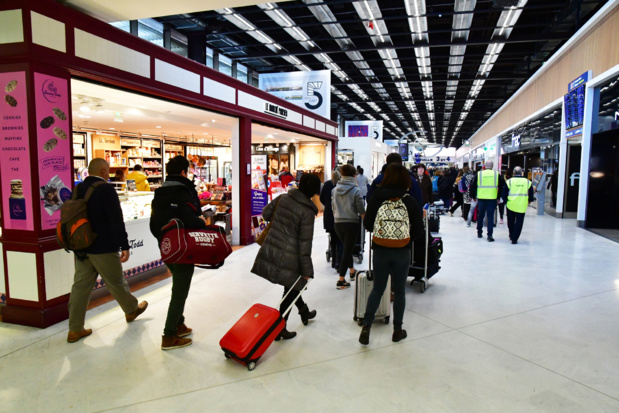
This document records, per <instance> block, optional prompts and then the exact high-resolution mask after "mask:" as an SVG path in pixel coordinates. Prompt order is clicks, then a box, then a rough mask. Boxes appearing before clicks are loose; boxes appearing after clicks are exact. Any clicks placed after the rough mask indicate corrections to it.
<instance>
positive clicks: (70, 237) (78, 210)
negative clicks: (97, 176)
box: [56, 181, 105, 252]
mask: <svg viewBox="0 0 619 413" xmlns="http://www.w3.org/2000/svg"><path fill="white" fill-rule="evenodd" d="M104 183H105V182H103V181H100V182H95V183H93V184H92V185H91V186H90V188H88V190H87V191H86V195H85V196H84V198H82V199H77V188H78V187H75V190H74V191H73V194H72V195H71V199H69V200H68V201H66V202H65V203H64V204H63V205H62V208H60V222H58V225H56V239H57V240H58V244H60V246H61V247H62V248H64V249H65V250H66V251H67V252H68V251H82V250H85V249H86V248H88V247H90V246H91V245H92V243H93V242H95V238H97V234H95V233H94V232H93V231H92V226H91V225H90V220H89V219H88V200H89V199H90V197H91V196H92V194H93V192H94V191H95V189H96V188H97V187H98V186H99V185H101V184H104ZM78 186H79V185H78Z"/></svg>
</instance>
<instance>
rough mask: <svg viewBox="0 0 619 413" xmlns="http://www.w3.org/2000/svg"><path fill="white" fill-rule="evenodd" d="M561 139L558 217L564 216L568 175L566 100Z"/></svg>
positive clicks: (556, 208)
mask: <svg viewBox="0 0 619 413" xmlns="http://www.w3.org/2000/svg"><path fill="white" fill-rule="evenodd" d="M561 113H562V115H561V140H560V141H559V165H558V168H559V176H558V177H557V205H555V211H556V217H557V218H563V207H564V205H565V176H566V175H567V138H566V137H565V102H563V103H562V106H561Z"/></svg>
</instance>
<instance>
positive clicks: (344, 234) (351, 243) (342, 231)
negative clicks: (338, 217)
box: [335, 222, 361, 277]
mask: <svg viewBox="0 0 619 413" xmlns="http://www.w3.org/2000/svg"><path fill="white" fill-rule="evenodd" d="M335 232H336V233H337V236H338V237H339V239H340V241H341V242H342V244H343V245H344V248H343V249H342V260H341V261H340V269H339V272H340V277H344V276H346V272H347V271H348V269H349V268H353V259H352V253H353V250H354V249H355V242H356V241H357V237H358V236H359V232H361V228H359V224H357V223H354V222H350V223H349V222H344V223H336V224H335Z"/></svg>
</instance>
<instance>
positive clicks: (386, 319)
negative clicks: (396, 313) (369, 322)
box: [383, 316, 389, 324]
mask: <svg viewBox="0 0 619 413" xmlns="http://www.w3.org/2000/svg"><path fill="white" fill-rule="evenodd" d="M383 322H384V323H385V324H389V316H387V317H385V319H384V320H383Z"/></svg>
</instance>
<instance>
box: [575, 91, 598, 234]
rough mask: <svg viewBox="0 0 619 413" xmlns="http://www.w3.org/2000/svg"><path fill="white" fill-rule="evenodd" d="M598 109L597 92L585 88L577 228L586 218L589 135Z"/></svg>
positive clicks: (583, 225) (595, 121)
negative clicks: (595, 111)
mask: <svg viewBox="0 0 619 413" xmlns="http://www.w3.org/2000/svg"><path fill="white" fill-rule="evenodd" d="M596 102H598V104H597V105H596ZM598 107H599V91H597V90H596V89H595V88H594V87H587V88H586V93H585V113H584V124H583V130H582V151H581V157H580V184H579V186H578V212H577V215H576V223H577V225H578V226H579V227H581V228H584V227H585V220H586V218H587V198H588V195H589V163H590V160H591V135H592V131H593V127H594V124H597V119H594V117H596V116H597V113H594V109H596V110H597V108H598Z"/></svg>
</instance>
